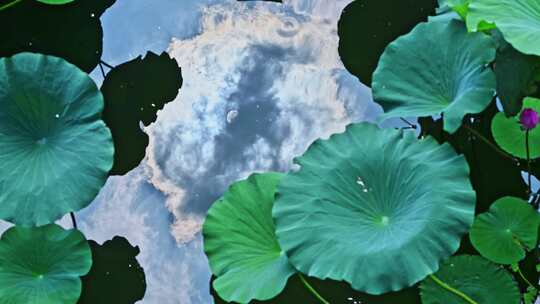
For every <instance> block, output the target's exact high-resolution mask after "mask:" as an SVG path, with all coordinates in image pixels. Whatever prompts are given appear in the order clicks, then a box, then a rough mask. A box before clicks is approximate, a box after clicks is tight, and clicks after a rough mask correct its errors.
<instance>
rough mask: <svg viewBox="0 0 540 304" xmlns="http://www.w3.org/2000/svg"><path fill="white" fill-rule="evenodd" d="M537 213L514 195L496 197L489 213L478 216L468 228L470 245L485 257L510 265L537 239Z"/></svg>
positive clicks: (539, 217) (539, 220)
mask: <svg viewBox="0 0 540 304" xmlns="http://www.w3.org/2000/svg"><path fill="white" fill-rule="evenodd" d="M539 226H540V214H538V212H536V210H534V208H533V207H532V206H531V205H529V204H528V203H527V202H526V201H524V200H522V199H520V198H515V197H503V198H501V199H499V200H497V201H496V202H495V203H493V205H491V208H490V209H489V212H486V213H482V214H480V215H478V216H477V218H476V220H475V221H474V224H473V226H472V228H471V232H470V237H471V242H472V244H473V246H474V247H475V248H476V250H478V252H480V254H482V256H484V257H485V258H487V259H488V260H491V261H493V262H495V263H499V264H512V263H516V262H519V261H521V260H522V259H523V258H525V251H526V250H530V249H532V248H534V246H535V245H536V242H537V239H538V227H539Z"/></svg>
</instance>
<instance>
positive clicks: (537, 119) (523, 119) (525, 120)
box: [519, 108, 540, 130]
mask: <svg viewBox="0 0 540 304" xmlns="http://www.w3.org/2000/svg"><path fill="white" fill-rule="evenodd" d="M519 122H520V123H521V127H522V128H523V130H531V129H534V128H535V127H536V126H537V125H538V123H540V116H539V115H538V112H536V111H535V110H533V109H531V108H527V109H524V110H523V111H522V112H521V115H520V116H519Z"/></svg>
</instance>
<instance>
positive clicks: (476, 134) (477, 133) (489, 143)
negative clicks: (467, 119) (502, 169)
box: [463, 124, 516, 161]
mask: <svg viewBox="0 0 540 304" xmlns="http://www.w3.org/2000/svg"><path fill="white" fill-rule="evenodd" d="M463 126H464V127H465V129H467V131H469V133H471V134H473V135H474V136H476V137H478V138H479V139H480V140H482V141H483V142H484V143H486V144H487V145H488V146H489V147H490V148H492V149H493V150H495V151H496V152H497V153H499V154H500V155H501V156H504V157H506V158H509V159H511V160H512V161H516V159H514V158H513V157H512V156H511V155H509V154H507V153H505V152H504V151H502V150H501V149H499V147H497V146H496V145H495V144H494V143H492V142H491V141H490V140H489V139H487V138H486V137H484V135H482V134H480V132H478V131H476V130H475V129H474V128H471V127H470V126H468V125H466V124H464V125H463Z"/></svg>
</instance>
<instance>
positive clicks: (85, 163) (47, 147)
mask: <svg viewBox="0 0 540 304" xmlns="http://www.w3.org/2000/svg"><path fill="white" fill-rule="evenodd" d="M102 109H103V97H102V95H101V93H100V92H99V90H98V89H97V87H96V85H95V83H94V82H93V81H92V79H91V78H90V77H89V76H88V75H87V74H86V73H84V72H82V71H81V70H79V69H78V68H77V67H75V66H74V65H72V64H70V63H68V62H66V61H64V60H63V59H60V58H57V57H52V56H45V55H39V54H32V53H21V54H18V55H15V56H13V57H10V58H3V59H0V147H2V148H1V149H0V162H1V163H2V166H0V218H1V219H5V220H8V221H10V222H12V223H16V224H18V225H24V226H41V225H45V224H48V223H51V222H53V221H55V220H57V219H59V218H61V217H62V216H63V215H64V214H66V213H68V212H70V211H77V210H79V209H82V208H84V207H86V206H87V205H88V204H90V203H91V202H92V200H93V199H94V198H95V196H96V195H97V193H98V192H99V190H100V189H101V187H102V186H103V184H104V183H105V180H106V179H107V173H108V171H109V170H110V168H111V166H112V162H113V154H114V148H113V144H112V138H111V132H110V131H109V129H108V128H107V127H106V126H105V123H103V121H102V120H101V111H102Z"/></svg>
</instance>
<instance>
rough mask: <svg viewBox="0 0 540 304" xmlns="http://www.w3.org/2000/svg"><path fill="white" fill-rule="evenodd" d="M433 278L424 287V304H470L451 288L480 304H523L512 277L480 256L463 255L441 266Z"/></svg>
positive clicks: (427, 280)
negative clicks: (444, 285)
mask: <svg viewBox="0 0 540 304" xmlns="http://www.w3.org/2000/svg"><path fill="white" fill-rule="evenodd" d="M434 277H435V280H434V278H433V277H431V276H430V277H428V278H426V279H425V280H424V281H423V282H422V284H421V285H420V292H421V296H422V304H441V303H444V304H470V303H471V302H468V301H466V300H465V299H464V298H463V297H460V296H458V295H456V294H455V293H453V292H451V291H450V290H448V289H447V288H445V287H443V286H441V285H440V284H439V283H437V281H436V280H439V281H440V283H442V284H446V286H447V287H450V288H453V289H455V290H458V291H459V292H461V293H463V294H464V295H465V296H467V297H468V298H469V299H471V300H473V301H475V302H476V303H478V304H484V303H492V304H519V303H520V294H519V289H518V286H517V284H516V282H515V281H514V279H513V277H512V275H510V273H508V271H506V270H505V269H504V268H503V267H500V266H498V265H496V264H493V263H491V262H490V261H488V260H486V259H484V258H482V257H480V256H471V255H459V256H455V257H452V258H450V259H449V260H448V261H446V262H444V263H443V264H442V265H441V269H440V270H439V271H438V272H437V273H435V274H434Z"/></svg>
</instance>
